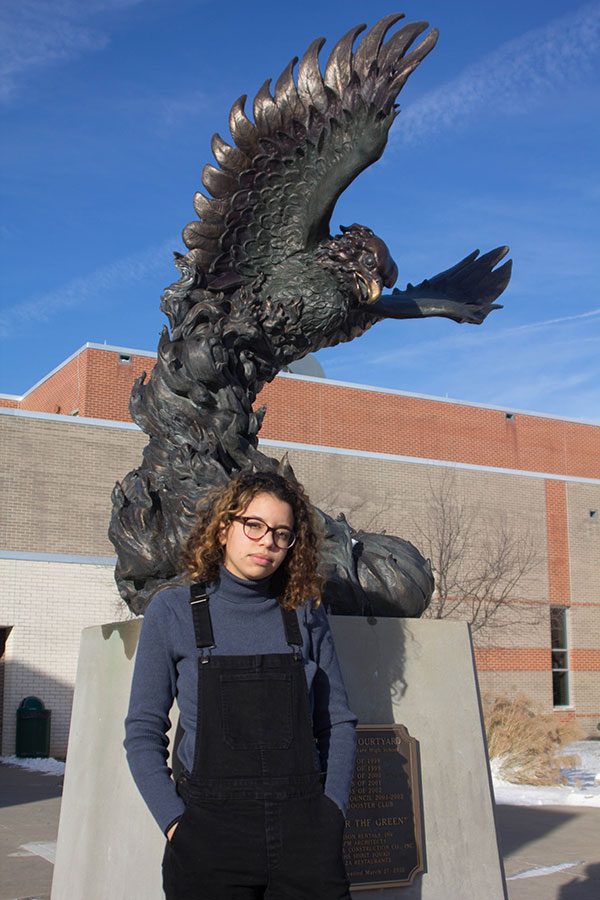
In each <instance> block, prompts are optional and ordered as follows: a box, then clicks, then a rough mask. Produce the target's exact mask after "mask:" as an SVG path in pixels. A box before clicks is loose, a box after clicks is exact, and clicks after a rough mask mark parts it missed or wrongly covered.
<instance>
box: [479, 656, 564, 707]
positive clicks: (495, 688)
mask: <svg viewBox="0 0 600 900" xmlns="http://www.w3.org/2000/svg"><path fill="white" fill-rule="evenodd" d="M477 677H478V679H479V688H480V690H481V693H482V695H483V696H484V698H485V697H486V696H489V697H492V698H493V697H504V696H508V697H516V696H519V695H522V696H525V697H528V698H529V699H530V700H532V701H533V703H535V704H537V705H538V706H539V708H540V709H541V710H542V711H543V712H551V711H552V676H551V674H550V672H549V671H546V672H543V671H539V670H538V671H535V672H531V671H526V670H523V671H518V672H508V671H498V672H495V671H493V670H486V669H481V668H479V667H478V669H477Z"/></svg>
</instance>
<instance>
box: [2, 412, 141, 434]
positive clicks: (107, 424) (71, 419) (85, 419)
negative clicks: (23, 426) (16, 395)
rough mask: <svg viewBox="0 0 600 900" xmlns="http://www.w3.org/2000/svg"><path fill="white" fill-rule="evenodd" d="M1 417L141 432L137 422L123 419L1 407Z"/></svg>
mask: <svg viewBox="0 0 600 900" xmlns="http://www.w3.org/2000/svg"><path fill="white" fill-rule="evenodd" d="M0 416H22V417H23V418H24V419H45V420H46V421H48V422H58V423H59V424H60V425H74V424H77V425H97V426H98V427H99V428H123V429H124V430H126V431H141V428H140V427H139V426H138V425H136V424H135V422H123V421H122V420H121V419H92V418H91V417H89V416H68V415H66V414H63V413H45V412H36V411H35V410H32V409H11V408H10V407H9V406H0Z"/></svg>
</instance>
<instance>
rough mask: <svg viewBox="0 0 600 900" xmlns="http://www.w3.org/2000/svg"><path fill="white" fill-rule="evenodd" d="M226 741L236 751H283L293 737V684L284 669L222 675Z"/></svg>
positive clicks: (222, 713)
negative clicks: (281, 670) (282, 670)
mask: <svg viewBox="0 0 600 900" xmlns="http://www.w3.org/2000/svg"><path fill="white" fill-rule="evenodd" d="M220 693H221V716H222V722H223V740H224V741H225V743H226V744H228V746H229V747H231V748H232V749H233V750H284V749H286V748H287V747H289V746H290V744H291V743H292V738H293V731H294V729H293V720H292V709H293V700H294V697H293V693H294V691H293V684H292V676H291V675H288V674H286V673H285V672H261V673H260V674H252V673H241V672H240V673H233V674H228V675H221V676H220Z"/></svg>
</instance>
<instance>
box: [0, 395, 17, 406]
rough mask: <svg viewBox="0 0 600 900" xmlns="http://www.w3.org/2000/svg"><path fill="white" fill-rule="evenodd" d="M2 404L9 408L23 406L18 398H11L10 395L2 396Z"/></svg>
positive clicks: (0, 401) (0, 400) (0, 399)
mask: <svg viewBox="0 0 600 900" xmlns="http://www.w3.org/2000/svg"><path fill="white" fill-rule="evenodd" d="M0 406H4V407H6V408H8V409H21V408H22V407H21V404H20V403H19V401H18V400H11V399H10V398H9V397H0Z"/></svg>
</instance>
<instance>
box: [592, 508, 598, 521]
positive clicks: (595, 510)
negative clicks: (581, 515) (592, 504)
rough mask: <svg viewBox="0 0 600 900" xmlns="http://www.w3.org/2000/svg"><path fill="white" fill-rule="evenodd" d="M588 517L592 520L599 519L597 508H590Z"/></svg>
mask: <svg viewBox="0 0 600 900" xmlns="http://www.w3.org/2000/svg"><path fill="white" fill-rule="evenodd" d="M590 519H591V520H592V522H598V521H600V519H599V518H598V510H597V509H590Z"/></svg>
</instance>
